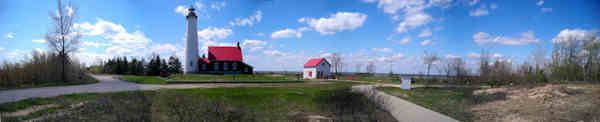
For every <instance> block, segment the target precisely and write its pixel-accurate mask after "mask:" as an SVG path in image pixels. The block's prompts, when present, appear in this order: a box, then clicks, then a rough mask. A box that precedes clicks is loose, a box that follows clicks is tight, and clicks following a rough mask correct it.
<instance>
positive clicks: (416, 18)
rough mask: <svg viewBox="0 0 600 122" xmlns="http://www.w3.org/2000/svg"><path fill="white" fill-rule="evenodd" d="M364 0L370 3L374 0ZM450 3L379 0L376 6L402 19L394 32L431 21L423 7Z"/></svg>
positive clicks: (405, 30) (395, 18)
mask: <svg viewBox="0 0 600 122" xmlns="http://www.w3.org/2000/svg"><path fill="white" fill-rule="evenodd" d="M364 2H369V3H372V2H376V0H368V1H364ZM451 3H452V0H429V1H427V0H379V1H378V6H377V7H378V8H381V9H383V11H384V13H387V14H390V15H391V16H392V19H393V20H402V21H401V22H400V23H399V24H398V26H397V27H396V32H398V33H405V32H407V31H408V30H410V29H414V28H417V27H419V26H423V25H427V24H429V23H431V22H432V21H433V17H432V16H431V15H430V14H427V13H426V12H425V11H424V10H425V9H427V8H430V7H435V6H438V7H441V8H447V7H449V6H451ZM398 11H401V12H402V13H403V14H400V13H399V12H398ZM401 18H402V19H401Z"/></svg>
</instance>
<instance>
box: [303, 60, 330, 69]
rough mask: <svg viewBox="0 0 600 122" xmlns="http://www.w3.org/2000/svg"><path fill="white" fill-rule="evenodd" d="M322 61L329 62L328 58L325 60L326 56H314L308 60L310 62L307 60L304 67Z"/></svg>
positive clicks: (314, 65) (313, 65)
mask: <svg viewBox="0 0 600 122" xmlns="http://www.w3.org/2000/svg"><path fill="white" fill-rule="evenodd" d="M321 61H325V62H327V60H325V58H313V59H310V60H308V62H306V63H305V64H304V67H316V66H317V64H319V63H321Z"/></svg>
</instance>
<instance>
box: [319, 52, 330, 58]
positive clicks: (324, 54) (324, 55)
mask: <svg viewBox="0 0 600 122" xmlns="http://www.w3.org/2000/svg"><path fill="white" fill-rule="evenodd" d="M332 55H333V53H323V54H321V55H319V57H329V56H332Z"/></svg>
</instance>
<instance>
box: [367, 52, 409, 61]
mask: <svg viewBox="0 0 600 122" xmlns="http://www.w3.org/2000/svg"><path fill="white" fill-rule="evenodd" d="M374 59H375V60H374V61H376V62H393V61H397V60H400V59H404V54H402V53H396V54H394V55H391V56H381V57H375V58H374Z"/></svg>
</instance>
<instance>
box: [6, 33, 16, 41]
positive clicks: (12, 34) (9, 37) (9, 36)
mask: <svg viewBox="0 0 600 122" xmlns="http://www.w3.org/2000/svg"><path fill="white" fill-rule="evenodd" d="M14 37H15V33H14V32H10V33H8V34H6V38H7V39H12V38H14Z"/></svg>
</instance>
